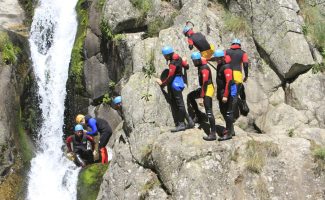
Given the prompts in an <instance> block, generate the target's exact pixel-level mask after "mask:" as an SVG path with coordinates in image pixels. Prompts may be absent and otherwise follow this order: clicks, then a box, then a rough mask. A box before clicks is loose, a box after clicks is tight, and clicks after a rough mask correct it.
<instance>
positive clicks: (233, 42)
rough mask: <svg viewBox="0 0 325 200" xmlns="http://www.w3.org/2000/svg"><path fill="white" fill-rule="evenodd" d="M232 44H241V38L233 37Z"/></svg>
mask: <svg viewBox="0 0 325 200" xmlns="http://www.w3.org/2000/svg"><path fill="white" fill-rule="evenodd" d="M231 44H239V45H240V39H237V38H235V39H233V40H232V42H231Z"/></svg>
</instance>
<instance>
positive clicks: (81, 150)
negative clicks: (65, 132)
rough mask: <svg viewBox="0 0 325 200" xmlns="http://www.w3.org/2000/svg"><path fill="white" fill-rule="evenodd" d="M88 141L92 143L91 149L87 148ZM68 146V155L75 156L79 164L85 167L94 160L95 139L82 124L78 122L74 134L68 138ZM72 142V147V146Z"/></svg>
mask: <svg viewBox="0 0 325 200" xmlns="http://www.w3.org/2000/svg"><path fill="white" fill-rule="evenodd" d="M87 141H89V142H90V143H91V150H87ZM66 144H67V148H68V157H71V158H74V161H75V163H76V164H77V165H78V166H82V167H85V166H86V165H87V164H90V163H92V162H94V157H93V151H94V149H95V141H94V139H93V138H92V137H90V136H88V135H86V134H85V133H84V129H83V127H82V125H80V124H78V125H76V126H75V128H74V135H71V136H69V137H68V138H67V139H66ZM71 144H72V148H73V149H72V148H71ZM72 152H73V154H74V155H72Z"/></svg>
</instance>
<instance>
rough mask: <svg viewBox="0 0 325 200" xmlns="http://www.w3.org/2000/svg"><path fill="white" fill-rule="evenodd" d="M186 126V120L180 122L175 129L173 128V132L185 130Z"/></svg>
mask: <svg viewBox="0 0 325 200" xmlns="http://www.w3.org/2000/svg"><path fill="white" fill-rule="evenodd" d="M185 129H186V126H185V123H184V122H179V124H178V126H176V128H175V129H172V130H171V132H178V131H185Z"/></svg>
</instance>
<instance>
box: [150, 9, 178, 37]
mask: <svg viewBox="0 0 325 200" xmlns="http://www.w3.org/2000/svg"><path fill="white" fill-rule="evenodd" d="M176 15H177V12H174V13H173V14H172V16H171V18H169V19H168V20H167V21H164V18H163V17H160V16H157V17H155V18H154V19H153V20H152V21H151V22H149V24H148V30H147V32H146V35H145V37H157V36H158V35H159V32H160V31H161V30H163V29H166V28H168V27H171V26H172V25H173V24H174V18H175V16H176Z"/></svg>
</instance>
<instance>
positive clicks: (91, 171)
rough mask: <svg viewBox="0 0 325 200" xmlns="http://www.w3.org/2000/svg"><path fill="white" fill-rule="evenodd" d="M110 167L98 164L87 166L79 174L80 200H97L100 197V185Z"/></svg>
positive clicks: (78, 197) (78, 196) (78, 195)
mask: <svg viewBox="0 0 325 200" xmlns="http://www.w3.org/2000/svg"><path fill="white" fill-rule="evenodd" d="M107 168H108V165H103V164H101V163H96V164H92V165H89V166H87V167H86V168H84V169H82V170H81V172H80V173H79V179H78V188H77V189H78V194H77V199H79V200H95V199H96V198H97V195H98V191H99V188H100V185H101V183H102V181H103V175H104V173H105V172H106V170H107Z"/></svg>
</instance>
